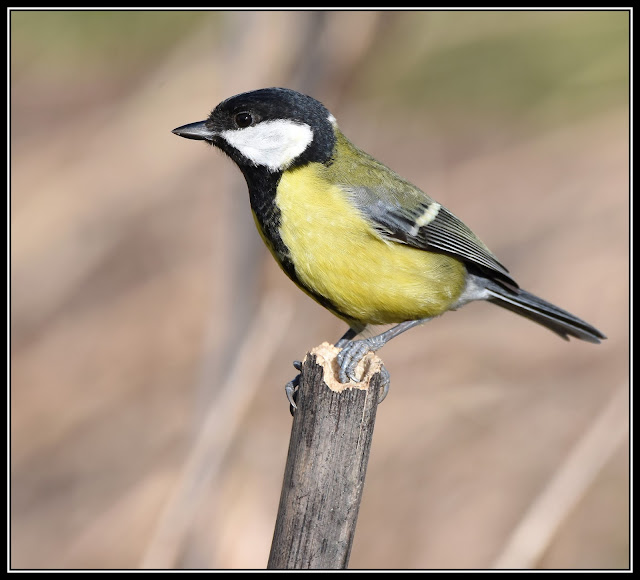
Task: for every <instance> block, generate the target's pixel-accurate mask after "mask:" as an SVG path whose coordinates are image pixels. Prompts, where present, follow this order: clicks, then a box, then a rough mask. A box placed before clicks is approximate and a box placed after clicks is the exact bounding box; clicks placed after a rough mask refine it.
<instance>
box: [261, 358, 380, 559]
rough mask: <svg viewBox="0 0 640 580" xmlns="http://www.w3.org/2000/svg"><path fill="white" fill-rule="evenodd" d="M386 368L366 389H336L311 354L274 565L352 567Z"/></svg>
mask: <svg viewBox="0 0 640 580" xmlns="http://www.w3.org/2000/svg"><path fill="white" fill-rule="evenodd" d="M380 386H381V375H380V372H379V370H378V371H376V373H375V374H374V375H373V377H372V379H371V382H370V386H369V388H368V389H366V390H359V389H346V390H344V391H342V392H334V391H332V390H330V389H329V388H328V387H327V385H326V384H325V382H324V380H323V368H322V367H321V366H320V365H319V364H318V363H317V361H316V356H315V355H313V354H310V355H308V356H307V359H306V361H305V363H304V365H303V368H302V372H301V378H300V388H299V389H298V395H297V404H298V408H297V410H296V412H295V415H294V419H293V426H292V430H291V439H290V443H289V455H288V457H287V464H286V468H285V473H284V482H283V485H282V494H281V496H280V506H279V509H278V516H277V520H276V526H275V531H274V536H273V543H272V545H271V554H270V556H269V562H268V565H267V567H268V568H269V569H342V568H346V567H347V564H348V562H349V555H350V553H351V545H352V542H353V536H354V533H355V529H356V520H357V518H358V510H359V507H360V500H361V498H362V490H363V487H364V479H365V474H366V469H367V462H368V459H369V450H370V447H371V439H372V436H373V427H374V423H375V418H376V410H377V406H378V393H379V391H380Z"/></svg>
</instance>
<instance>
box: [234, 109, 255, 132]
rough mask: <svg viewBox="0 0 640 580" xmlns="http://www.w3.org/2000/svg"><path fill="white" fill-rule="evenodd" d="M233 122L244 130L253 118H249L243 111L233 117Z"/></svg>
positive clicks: (249, 114)
mask: <svg viewBox="0 0 640 580" xmlns="http://www.w3.org/2000/svg"><path fill="white" fill-rule="evenodd" d="M235 121H236V125H238V127H240V129H244V128H245V127H248V126H249V125H251V123H253V117H252V116H251V113H247V112H246V111H243V112H242V113H238V114H237V115H236V116H235Z"/></svg>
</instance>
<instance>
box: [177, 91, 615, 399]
mask: <svg viewBox="0 0 640 580" xmlns="http://www.w3.org/2000/svg"><path fill="white" fill-rule="evenodd" d="M173 133H175V134H176V135H179V136H180V137H185V138H187V139H200V140H204V141H206V142H207V143H210V144H211V145H213V146H215V147H217V148H219V149H221V150H222V151H223V152H224V153H226V154H227V155H228V156H229V157H230V158H231V159H232V160H233V161H234V162H235V163H236V165H237V166H238V167H239V168H240V171H242V173H243V175H244V177H245V180H246V182H247V186H248V188H249V198H250V201H251V209H252V210H253V216H254V219H255V222H256V225H257V227H258V231H259V232H260V235H261V236H262V239H263V240H264V242H265V244H266V245H267V247H268V248H269V250H270V251H271V253H272V254H273V257H274V258H275V259H276V261H277V262H278V264H279V265H280V267H281V268H282V269H283V270H284V272H285V273H286V274H287V276H289V278H291V280H293V282H295V283H296V284H297V285H298V286H299V287H300V288H301V289H302V290H303V291H304V292H306V293H307V294H308V295H309V296H311V297H312V298H313V299H315V300H316V301H317V302H319V303H320V304H321V305H322V306H324V307H325V308H327V309H328V310H330V311H331V312H333V314H335V315H336V316H338V317H340V318H341V319H342V320H344V321H345V322H346V323H347V324H348V325H349V330H348V331H347V332H346V333H345V334H344V336H343V337H342V338H341V339H340V340H339V341H338V342H337V343H336V346H338V347H339V348H341V349H342V350H341V351H340V352H339V353H338V356H337V359H338V365H339V377H338V378H339V380H340V382H341V383H347V382H349V381H350V380H353V381H357V379H356V376H355V369H356V366H357V364H358V362H359V361H360V360H361V359H362V358H363V357H364V355H365V354H366V353H367V352H368V351H376V350H378V349H379V348H381V347H382V346H383V345H384V344H386V343H387V342H388V341H389V340H390V339H392V338H393V337H395V336H397V335H399V334H400V333H402V332H404V331H405V330H408V329H409V328H411V327H413V326H416V325H418V324H422V323H424V322H426V321H428V320H431V319H432V318H434V317H436V316H439V315H441V314H444V313H445V312H447V311H448V310H455V309H457V308H460V307H461V306H463V305H465V304H467V303H468V302H471V301H473V300H487V301H489V302H492V303H493V304H497V305H498V306H501V307H503V308H506V309H507V310H511V311H512V312H515V313H517V314H520V315H521V316H524V317H525V318H528V319H529V320H533V321H534V322H537V323H539V324H542V325H543V326H545V327H547V328H548V329H549V330H551V331H553V332H555V333H556V334H558V335H559V336H561V337H562V338H564V339H566V340H568V338H569V337H570V336H573V337H575V338H579V339H582V340H586V341H589V342H594V343H599V342H600V339H604V338H606V337H605V336H604V335H603V334H602V333H601V332H600V331H599V330H597V329H596V328H594V327H593V326H591V325H590V324H588V323H586V322H584V321H583V320H580V319H579V318H577V317H576V316H574V315H573V314H570V313H569V312H566V311H565V310H562V309H560V308H558V307H557V306H554V305H553V304H550V303H549V302H546V301H545V300H542V299H541V298H538V297H537V296H534V295H533V294H530V293H529V292H526V291H525V290H522V289H521V288H520V287H519V286H518V284H517V283H516V282H515V281H514V279H513V278H512V277H511V275H510V274H509V272H508V271H507V269H506V268H505V267H504V266H503V265H502V264H501V263H500V262H499V261H498V260H497V258H496V257H495V256H494V255H493V254H492V253H491V251H490V250H489V248H487V246H485V245H484V243H482V242H481V241H480V240H479V239H478V237H477V236H476V235H475V234H474V233H473V232H472V231H471V230H470V229H469V228H468V227H467V226H466V225H465V224H464V223H463V222H462V221H460V220H459V219H458V218H457V217H456V216H455V215H453V214H452V213H451V212H450V211H449V210H448V209H446V208H445V207H444V206H442V205H440V204H439V203H438V202H437V201H434V200H433V199H431V197H429V196H428V195H427V194H426V193H424V192H423V191H421V190H420V189H418V188H417V187H416V186H414V185H412V184H411V183H409V182H408V181H406V180H405V179H403V178H402V177H400V176H399V175H398V174H397V173H395V172H394V171H392V170H391V169H389V168H388V167H386V166H385V165H383V164H382V163H380V162H379V161H377V160H375V159H374V158H373V157H371V156H370V155H368V154H367V153H365V152H364V151H361V150H360V149H358V148H357V147H356V146H355V145H353V144H352V143H351V142H350V141H349V140H348V139H347V138H346V137H345V136H344V135H343V134H342V132H341V131H340V129H339V128H338V124H337V122H336V119H335V117H334V116H333V115H332V114H331V113H330V112H329V111H328V110H327V109H326V108H325V107H324V105H322V103H320V102H319V101H317V100H315V99H313V98H312V97H309V96H307V95H303V94H301V93H299V92H296V91H293V90H290V89H284V88H268V89H260V90H256V91H250V92H247V93H242V94H239V95H236V96H234V97H230V98H229V99H226V100H225V101H222V102H221V103H220V104H219V105H218V106H217V107H216V108H215V109H214V110H213V111H212V113H211V114H210V115H209V117H208V118H207V119H206V120H205V121H199V122H197V123H190V124H188V125H183V126H182V127H178V128H177V129H174V130H173ZM390 323H393V324H395V326H393V327H392V328H391V329H390V330H387V331H386V332H383V333H381V334H378V335H377V336H372V337H369V338H363V339H360V340H356V339H355V337H356V336H357V335H358V334H360V333H361V332H362V331H363V330H364V329H365V328H366V327H367V326H368V325H381V324H390ZM297 368H299V367H297ZM386 389H388V384H387V385H385V394H386ZM292 390H293V389H292V387H291V384H289V385H288V387H287V396H288V398H289V400H290V402H291V403H292V405H293V406H294V407H295V403H294V402H293V400H292V397H291V391H292Z"/></svg>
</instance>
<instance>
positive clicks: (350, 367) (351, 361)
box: [336, 318, 431, 396]
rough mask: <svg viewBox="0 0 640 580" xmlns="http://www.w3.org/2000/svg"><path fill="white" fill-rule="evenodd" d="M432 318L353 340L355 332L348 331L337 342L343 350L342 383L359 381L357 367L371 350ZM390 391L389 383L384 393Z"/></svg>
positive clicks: (412, 321)
mask: <svg viewBox="0 0 640 580" xmlns="http://www.w3.org/2000/svg"><path fill="white" fill-rule="evenodd" d="M428 320H431V319H430V318H423V319H422V320H409V321H407V322H401V323H400V324H398V325H396V326H394V327H393V328H390V329H389V330H387V331H386V332H383V333H382V334H378V335H377V336H372V337H370V338H364V339H362V340H351V338H352V337H353V336H355V334H350V332H349V331H348V332H347V333H346V334H345V335H344V336H343V337H342V338H341V339H340V340H339V341H338V343H337V344H336V346H339V347H342V350H341V351H340V352H339V353H338V357H337V358H338V366H339V367H340V372H339V376H338V378H339V380H340V382H341V383H348V382H349V380H352V381H355V382H357V381H358V380H357V379H356V376H355V371H356V367H357V366H358V363H359V362H360V361H361V360H362V358H363V357H364V355H365V354H367V353H368V352H369V351H372V352H375V351H376V350H378V349H380V348H382V347H383V346H384V345H385V344H387V342H389V341H390V340H391V339H392V338H395V337H396V336H398V335H399V334H402V333H403V332H405V331H406V330H409V329H410V328H413V327H414V326H418V325H419V324H422V323H423V322H427V321H428ZM387 374H388V373H387ZM387 391H388V385H387V388H386V391H385V392H384V395H385V396H386V392H387Z"/></svg>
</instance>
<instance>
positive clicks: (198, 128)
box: [171, 121, 215, 141]
mask: <svg viewBox="0 0 640 580" xmlns="http://www.w3.org/2000/svg"><path fill="white" fill-rule="evenodd" d="M205 123H206V121H198V122H197V123H189V124H188V125H182V127H178V128H177V129H174V130H173V131H171V132H172V133H175V134H176V135H178V136H179V137H184V138H185V139H200V140H204V141H211V140H212V139H213V137H214V136H215V132H214V131H212V130H211V129H209V128H207V126H206V124H205Z"/></svg>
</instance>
